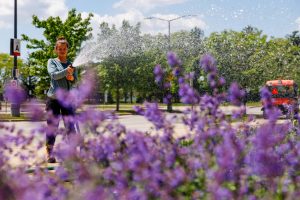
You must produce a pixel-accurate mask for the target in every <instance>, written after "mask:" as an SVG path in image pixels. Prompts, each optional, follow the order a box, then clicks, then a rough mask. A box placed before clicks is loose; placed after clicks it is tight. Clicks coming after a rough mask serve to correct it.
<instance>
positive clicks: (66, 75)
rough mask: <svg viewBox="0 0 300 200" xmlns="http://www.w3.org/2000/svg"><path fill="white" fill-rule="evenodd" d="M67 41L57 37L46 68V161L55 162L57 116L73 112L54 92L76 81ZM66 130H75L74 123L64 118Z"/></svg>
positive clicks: (66, 87) (70, 85) (69, 87)
mask: <svg viewBox="0 0 300 200" xmlns="http://www.w3.org/2000/svg"><path fill="white" fill-rule="evenodd" d="M68 48H69V43H68V41H67V40H66V39H65V38H64V37H59V38H58V39H57V41H56V44H55V49H54V51H55V53H56V54H57V58H51V59H49V60H48V65H47V70H48V73H49V75H50V78H51V82H50V88H49V90H48V93H47V97H48V98H47V102H46V110H47V111H48V114H50V115H49V116H48V119H47V125H48V128H47V133H46V151H47V162H49V163H55V162H56V159H55V157H54V156H53V155H52V152H53V146H54V143H55V137H56V134H57V129H58V125H59V117H60V115H62V116H63V118H64V117H65V116H72V115H74V114H75V110H74V108H73V107H70V106H69V107H67V106H65V105H63V104H62V102H60V101H58V100H57V99H56V96H55V93H56V91H57V90H58V89H63V90H66V91H69V90H71V89H72V86H73V85H74V83H75V82H76V81H77V72H76V70H75V68H73V67H72V63H71V62H70V61H69V60H68V59H67V54H68ZM64 124H65V127H66V128H67V132H68V133H71V132H75V127H74V123H72V122H70V120H66V121H65V120H64Z"/></svg>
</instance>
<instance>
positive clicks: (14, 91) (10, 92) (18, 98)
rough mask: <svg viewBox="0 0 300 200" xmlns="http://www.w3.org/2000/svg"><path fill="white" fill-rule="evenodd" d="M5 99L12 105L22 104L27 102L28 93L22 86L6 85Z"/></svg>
mask: <svg viewBox="0 0 300 200" xmlns="http://www.w3.org/2000/svg"><path fill="white" fill-rule="evenodd" d="M4 98H5V99H7V100H8V101H9V102H10V103H12V104H21V103H23V102H24V101H25V100H26V93H25V91H24V90H23V89H22V88H21V87H20V86H12V85H6V86H5V88H4Z"/></svg>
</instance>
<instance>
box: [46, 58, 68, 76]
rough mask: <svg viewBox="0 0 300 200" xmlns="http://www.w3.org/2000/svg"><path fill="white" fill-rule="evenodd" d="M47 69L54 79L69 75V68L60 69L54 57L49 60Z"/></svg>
mask: <svg viewBox="0 0 300 200" xmlns="http://www.w3.org/2000/svg"><path fill="white" fill-rule="evenodd" d="M47 70H48V73H49V75H50V77H51V78H52V79H54V80H59V79H62V78H65V77H66V76H67V69H64V70H61V71H59V70H58V69H57V67H56V64H55V63H54V62H53V60H52V59H49V60H48V64H47Z"/></svg>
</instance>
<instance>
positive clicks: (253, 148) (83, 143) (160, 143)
mask: <svg viewBox="0 0 300 200" xmlns="http://www.w3.org/2000/svg"><path fill="white" fill-rule="evenodd" d="M168 60H169V64H170V65H171V67H172V69H173V70H174V75H175V76H176V77H177V79H178V81H179V86H180V90H179V95H180V98H181V100H182V102H183V103H185V104H193V105H194V107H193V109H187V110H185V111H184V112H183V116H182V117H180V118H178V119H177V120H179V121H180V122H182V124H184V126H185V127H186V129H185V130H186V131H185V132H184V133H182V134H180V135H181V136H180V137H178V136H177V131H178V130H177V129H176V128H175V127H174V123H173V121H172V120H174V119H170V118H168V117H166V114H165V113H164V112H162V111H161V110H160V109H159V107H158V105H157V104H156V103H151V102H147V103H145V105H144V106H143V107H136V108H135V110H136V111H137V112H138V113H139V114H141V115H143V116H145V118H146V119H147V120H149V121H150V122H152V123H153V125H154V127H155V129H153V130H152V132H140V131H132V130H127V129H126V127H125V126H124V125H122V124H120V123H119V121H118V116H117V115H115V114H114V113H110V112H101V111H98V110H92V109H87V110H83V111H82V112H80V113H78V115H77V116H76V117H75V118H74V119H70V120H76V121H80V123H81V124H82V130H81V132H80V134H74V135H67V136H65V131H64V130H63V129H60V130H58V131H57V134H59V135H60V136H62V137H66V138H64V139H63V140H62V141H61V142H60V143H58V144H57V146H56V148H55V152H54V153H55V156H56V157H57V159H58V160H59V166H58V167H57V168H56V169H55V171H54V173H53V172H51V171H48V170H46V169H44V168H43V166H44V164H43V163H38V162H35V161H34V160H35V159H34V158H36V156H37V152H38V150H39V149H40V148H43V145H44V144H43V141H44V140H43V137H44V132H46V131H47V127H45V126H43V127H38V128H36V129H33V130H32V131H31V132H30V133H25V132H24V131H22V130H16V129H15V127H13V126H7V125H5V124H4V123H3V124H0V129H1V135H0V145H1V147H2V148H1V149H0V154H1V156H0V197H1V199H88V200H89V199H91V200H92V199H271V198H275V199H297V196H299V193H300V180H299V179H300V155H299V154H300V139H299V134H298V132H296V131H295V129H293V128H292V127H291V124H290V122H287V123H278V121H277V119H278V112H277V110H276V109H275V108H274V107H273V106H272V104H271V103H270V100H271V99H270V94H269V92H268V91H267V90H266V89H265V88H264V89H262V91H261V95H262V100H263V101H264V102H265V105H267V106H266V114H267V116H268V118H269V120H268V121H266V122H265V123H264V124H262V125H260V126H258V127H254V128H253V127H252V125H251V124H250V123H251V120H252V119H251V118H249V120H246V121H245V120H244V119H243V118H242V116H243V115H244V106H243V105H242V103H241V101H242V98H243V95H244V94H245V92H244V91H243V90H242V89H241V88H240V87H239V86H238V84H237V83H233V84H232V85H231V87H230V88H229V91H228V93H226V92H224V91H225V90H224V88H223V86H224V83H225V80H224V79H223V78H222V77H220V76H219V75H218V70H217V64H216V61H215V60H214V58H213V57H212V56H211V55H204V56H203V57H202V59H201V60H200V67H202V69H203V70H204V72H205V73H206V74H207V81H208V82H209V85H210V86H211V89H212V93H211V94H205V95H202V96H201V95H200V94H198V93H197V91H196V90H195V89H194V88H192V87H191V86H190V85H189V79H190V78H191V77H192V74H190V75H187V76H184V75H182V71H183V70H182V64H181V62H180V61H179V60H178V58H177V56H176V55H175V54H174V53H170V54H169V55H168ZM174 66H176V67H174ZM154 73H155V75H156V81H157V82H160V81H162V80H163V79H162V77H163V76H164V71H163V70H162V69H161V67H160V66H159V65H157V66H156V67H155V71H154ZM92 80H93V79H92V78H91V76H90V75H89V76H87V77H86V78H85V79H84V81H83V83H82V85H80V86H79V87H78V89H77V90H74V91H72V92H71V93H64V92H63V91H60V92H59V93H58V97H59V98H60V100H61V101H63V102H64V103H66V104H68V105H69V104H72V105H75V106H77V107H80V106H82V104H83V102H84V99H85V97H86V95H87V94H89V93H90V92H91V91H92V85H93V82H92ZM167 89H168V87H167ZM7 93H8V94H9V95H11V98H10V99H14V98H16V99H17V100H18V99H19V95H15V94H18V93H13V92H10V90H7ZM78 94H80V95H81V96H80V95H79V97H80V99H76V98H77V96H78ZM75 97H76V98H75ZM224 101H230V102H231V103H232V104H233V105H235V106H237V107H238V108H240V109H239V112H238V113H234V115H232V118H234V119H235V120H239V121H238V122H235V123H232V120H231V119H228V117H226V115H225V114H224V113H223V112H222V110H221V109H220V105H221V104H222V103H223V102H224ZM30 109H31V111H32V112H33V113H32V114H31V115H30V116H32V119H37V117H39V116H36V115H35V112H37V110H38V108H35V107H31V108H30ZM48 114H49V113H48ZM16 159H18V160H20V162H19V164H18V165H14V164H13V163H16ZM32 165H33V166H35V168H34V169H33V170H32V171H28V168H29V167H31V166H32Z"/></svg>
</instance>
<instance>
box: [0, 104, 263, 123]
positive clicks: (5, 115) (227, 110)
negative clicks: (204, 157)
mask: <svg viewBox="0 0 300 200" xmlns="http://www.w3.org/2000/svg"><path fill="white" fill-rule="evenodd" d="M26 106H27V104H26V103H25V104H22V105H21V109H20V113H21V117H12V116H11V108H10V104H8V103H5V102H1V109H0V122H6V121H30V120H29V119H28V118H27V116H26V113H27V110H26ZM38 106H40V107H41V109H42V110H43V111H45V103H44V102H40V103H39V104H38ZM87 108H96V109H99V110H111V111H113V112H114V110H115V108H114V107H113V106H111V105H103V106H102V105H99V104H97V105H94V104H85V105H83V108H80V109H78V112H80V111H81V110H85V109H87ZM188 108H192V107H191V106H173V113H182V112H183V111H184V110H186V109H188ZM160 109H161V110H163V111H165V112H166V110H167V106H160ZM237 109H239V107H235V106H222V107H221V110H222V111H223V112H224V114H225V115H232V112H233V111H234V110H237ZM121 110H122V111H123V112H124V110H125V111H126V110H128V113H127V112H125V114H124V113H123V112H120V113H119V114H120V115H132V114H133V113H134V111H133V109H132V108H131V107H130V106H128V105H127V106H126V109H122V106H121ZM246 113H247V115H254V116H257V117H261V116H262V111H261V107H254V106H249V107H247V109H246ZM39 121H45V119H40V120H39Z"/></svg>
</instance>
